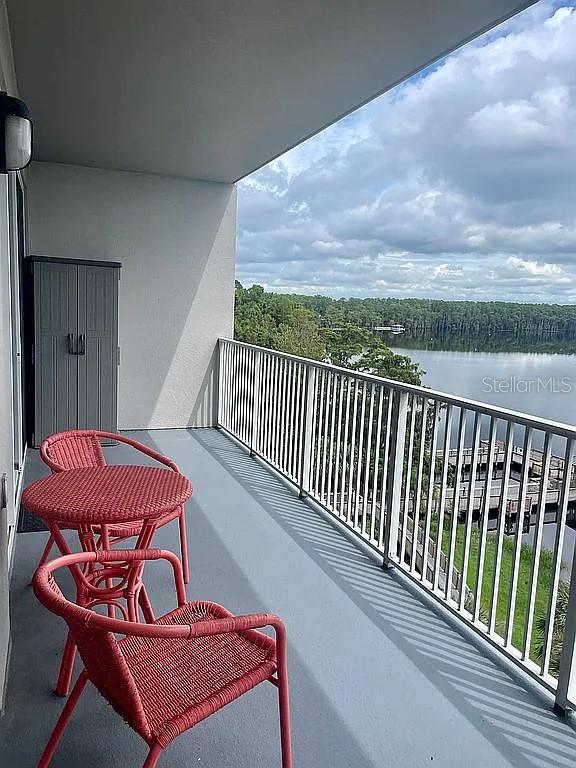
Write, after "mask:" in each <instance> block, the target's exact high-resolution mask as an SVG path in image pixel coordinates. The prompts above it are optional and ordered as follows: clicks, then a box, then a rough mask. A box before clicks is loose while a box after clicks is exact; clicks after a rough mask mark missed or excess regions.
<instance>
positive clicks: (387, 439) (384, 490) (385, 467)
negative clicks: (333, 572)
mask: <svg viewBox="0 0 576 768" xmlns="http://www.w3.org/2000/svg"><path fill="white" fill-rule="evenodd" d="M387 392H388V401H387V403H386V430H385V435H384V457H383V459H382V483H381V486H380V519H379V520H378V549H380V550H382V552H383V553H384V536H385V532H386V508H385V507H386V498H387V496H388V475H389V472H390V469H389V468H390V446H391V444H392V408H393V405H394V398H393V390H391V389H388V390H387Z"/></svg>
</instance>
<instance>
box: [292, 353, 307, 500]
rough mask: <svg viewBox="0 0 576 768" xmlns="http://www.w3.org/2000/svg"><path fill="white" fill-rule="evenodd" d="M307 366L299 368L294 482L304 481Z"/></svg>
mask: <svg viewBox="0 0 576 768" xmlns="http://www.w3.org/2000/svg"><path fill="white" fill-rule="evenodd" d="M305 424H306V366H305V365H303V364H302V363H301V364H300V365H299V366H298V455H297V457H296V463H295V466H294V481H295V482H296V483H297V484H298V485H300V483H301V481H302V475H301V468H302V452H303V450H304V432H305V429H306V426H305Z"/></svg>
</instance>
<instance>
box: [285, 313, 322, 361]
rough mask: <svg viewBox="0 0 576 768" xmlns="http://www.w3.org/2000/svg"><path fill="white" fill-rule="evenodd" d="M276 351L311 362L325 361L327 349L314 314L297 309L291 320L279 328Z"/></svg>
mask: <svg viewBox="0 0 576 768" xmlns="http://www.w3.org/2000/svg"><path fill="white" fill-rule="evenodd" d="M274 349H277V350H278V351H280V352H287V353H289V354H291V355H298V356H300V357H307V358H310V359H311V360H323V359H324V357H325V356H326V347H325V344H324V339H323V338H322V336H321V335H320V331H319V330H318V325H317V323H316V320H315V318H314V315H313V313H312V312H310V311H309V310H307V309H304V308H303V307H295V308H294V311H293V312H292V314H291V315H290V318H289V320H288V321H287V322H285V323H282V324H281V325H280V327H279V328H278V331H277V332H276V334H275V336H274Z"/></svg>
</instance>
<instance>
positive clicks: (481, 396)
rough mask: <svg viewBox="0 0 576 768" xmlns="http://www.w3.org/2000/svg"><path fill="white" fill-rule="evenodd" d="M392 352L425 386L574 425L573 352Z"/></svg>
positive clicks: (575, 372)
mask: <svg viewBox="0 0 576 768" xmlns="http://www.w3.org/2000/svg"><path fill="white" fill-rule="evenodd" d="M394 351H395V352H397V353H398V354H401V355H408V356H409V357H411V358H412V360H414V362H416V363H418V364H419V365H420V367H421V368H423V369H424V370H425V371H426V374H425V376H424V384H425V385H426V386H427V387H430V388H431V389H439V390H440V391H442V392H450V394H453V395H460V396H461V397H468V398H470V399H472V400H480V401H481V402H483V403H490V404H491V405H499V406H502V407H503V408H511V409H513V410H515V411H522V412H524V413H529V414H532V415H534V416H542V417H544V418H547V419H552V420H554V421H562V422H568V423H570V424H576V355H552V354H532V353H530V352H443V351H431V350H422V349H401V348H394Z"/></svg>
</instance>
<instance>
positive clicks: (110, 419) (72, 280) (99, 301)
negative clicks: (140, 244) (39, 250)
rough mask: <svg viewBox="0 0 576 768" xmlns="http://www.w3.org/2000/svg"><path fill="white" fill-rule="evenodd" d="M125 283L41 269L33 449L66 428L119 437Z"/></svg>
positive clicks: (79, 271)
mask: <svg viewBox="0 0 576 768" xmlns="http://www.w3.org/2000/svg"><path fill="white" fill-rule="evenodd" d="M118 277H119V269H118V268H116V267H110V266H100V265H92V264H79V263H77V262H70V263H66V262H65V261H35V262H34V302H35V334H34V335H35V339H34V380H35V398H34V410H35V416H34V444H35V445H36V446H38V445H40V443H41V442H42V440H43V439H44V438H45V437H46V436H48V435H50V434H53V433H54V432H60V431H62V430H65V429H86V428H91V429H104V430H107V431H111V432H114V431H116V403H117V384H118Z"/></svg>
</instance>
